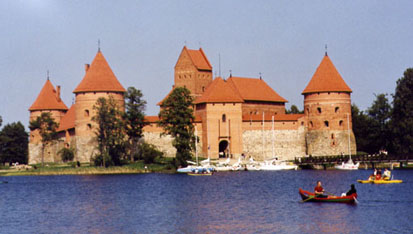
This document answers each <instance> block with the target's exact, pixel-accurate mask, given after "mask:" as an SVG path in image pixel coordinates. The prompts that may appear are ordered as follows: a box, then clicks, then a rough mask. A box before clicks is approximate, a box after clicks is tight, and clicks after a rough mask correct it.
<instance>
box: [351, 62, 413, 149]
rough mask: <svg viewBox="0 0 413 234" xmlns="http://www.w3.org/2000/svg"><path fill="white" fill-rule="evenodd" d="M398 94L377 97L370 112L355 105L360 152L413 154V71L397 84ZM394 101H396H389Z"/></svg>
mask: <svg viewBox="0 0 413 234" xmlns="http://www.w3.org/2000/svg"><path fill="white" fill-rule="evenodd" d="M396 84H397V85H396V89H395V92H394V94H391V95H388V94H377V95H375V96H376V98H375V100H374V101H373V103H372V105H371V106H370V107H369V108H368V109H367V110H366V111H360V109H359V108H358V107H357V105H355V104H352V106H351V112H352V113H351V114H352V117H353V132H354V135H355V136H356V143H357V150H358V151H362V152H366V153H377V152H378V151H380V150H386V151H388V152H390V153H394V154H411V153H413V68H408V69H407V70H406V71H405V72H404V75H403V77H401V78H399V79H398V80H397V83H396ZM389 97H392V99H393V101H392V102H390V101H389Z"/></svg>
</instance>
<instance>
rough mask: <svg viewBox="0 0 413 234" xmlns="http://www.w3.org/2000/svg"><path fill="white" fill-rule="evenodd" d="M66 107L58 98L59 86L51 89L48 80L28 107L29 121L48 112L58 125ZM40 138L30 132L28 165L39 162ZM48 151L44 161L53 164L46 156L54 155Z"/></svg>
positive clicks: (37, 133) (52, 160) (51, 85)
mask: <svg viewBox="0 0 413 234" xmlns="http://www.w3.org/2000/svg"><path fill="white" fill-rule="evenodd" d="M67 110H68V109H67V106H66V105H65V104H64V103H63V101H62V99H61V98H60V86H57V87H56V89H55V88H54V87H53V84H52V82H50V80H49V78H48V79H47V81H46V83H45V84H44V85H43V88H42V90H41V91H40V93H39V95H38V96H37V98H36V100H35V101H34V102H33V104H32V105H31V106H30V108H29V111H30V121H32V120H35V119H36V118H37V117H38V116H40V115H41V114H42V112H50V113H51V116H52V117H53V118H54V120H55V122H57V123H60V120H61V118H62V117H63V116H64V115H65V113H66V111H67ZM40 141H41V137H40V135H39V132H38V130H35V131H30V140H29V163H30V164H31V163H39V162H40V161H41V155H40V154H41V153H40V152H41V151H40V150H41V143H40ZM49 151H50V149H46V152H45V154H44V155H45V159H44V160H45V161H46V162H47V161H50V162H54V159H53V158H48V156H50V157H53V155H54V154H52V153H51V152H49Z"/></svg>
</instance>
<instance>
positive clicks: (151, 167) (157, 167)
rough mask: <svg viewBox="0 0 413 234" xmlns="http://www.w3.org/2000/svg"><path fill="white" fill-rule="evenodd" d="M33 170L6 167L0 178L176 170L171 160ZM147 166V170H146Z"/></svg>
mask: <svg viewBox="0 0 413 234" xmlns="http://www.w3.org/2000/svg"><path fill="white" fill-rule="evenodd" d="M32 166H33V168H32V169H24V170H16V169H13V168H9V167H5V168H2V169H1V170H0V176H39V175H107V174H139V173H151V172H161V173H175V171H176V170H175V168H174V167H173V166H172V165H171V160H169V159H164V160H162V161H159V162H156V163H152V164H146V165H145V164H144V163H143V161H137V162H134V163H130V164H126V165H123V166H112V167H107V168H104V167H96V166H90V165H89V164H81V166H80V167H76V166H74V164H73V163H61V164H45V166H44V167H42V166H41V164H36V165H32ZM145 166H146V168H145Z"/></svg>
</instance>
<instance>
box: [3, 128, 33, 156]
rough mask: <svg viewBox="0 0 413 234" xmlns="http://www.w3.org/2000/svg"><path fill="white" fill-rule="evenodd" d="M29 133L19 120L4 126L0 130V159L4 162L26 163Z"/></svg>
mask: <svg viewBox="0 0 413 234" xmlns="http://www.w3.org/2000/svg"><path fill="white" fill-rule="evenodd" d="M28 137H29V135H28V134H27V132H26V131H25V129H24V126H23V124H22V123H21V122H17V123H11V124H7V125H5V126H4V128H3V129H2V130H1V131H0V160H1V163H5V162H19V163H23V164H26V163H27V152H28V143H29V140H28Z"/></svg>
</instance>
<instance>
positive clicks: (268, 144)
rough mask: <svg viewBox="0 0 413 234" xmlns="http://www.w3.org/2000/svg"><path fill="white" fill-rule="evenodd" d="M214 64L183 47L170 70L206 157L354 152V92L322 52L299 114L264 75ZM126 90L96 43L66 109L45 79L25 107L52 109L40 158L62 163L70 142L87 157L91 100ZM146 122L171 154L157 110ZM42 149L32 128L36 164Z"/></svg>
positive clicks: (119, 96) (148, 133)
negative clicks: (189, 102) (51, 127)
mask: <svg viewBox="0 0 413 234" xmlns="http://www.w3.org/2000/svg"><path fill="white" fill-rule="evenodd" d="M212 70H213V69H212V66H211V64H210V62H209V60H208V58H207V57H206V55H205V53H204V51H203V50H202V49H199V50H191V49H187V48H186V47H184V48H183V49H182V52H181V54H180V55H179V58H178V61H177V63H176V65H175V74H174V86H173V88H175V87H182V86H184V87H186V88H188V89H189V90H190V91H191V94H192V95H193V97H194V99H195V101H194V114H195V117H196V118H195V123H194V125H195V127H196V134H197V136H198V137H199V138H200V141H199V143H198V144H197V147H198V152H199V153H200V154H201V155H202V156H203V157H211V158H212V159H214V158H218V157H235V158H237V157H239V156H240V155H241V154H245V155H247V156H252V157H254V158H255V159H257V160H262V159H269V158H273V157H275V156H277V157H278V158H281V159H293V158H294V157H297V156H304V155H313V156H320V155H339V154H342V153H344V154H348V152H349V150H351V152H352V154H354V153H355V152H356V144H355V138H354V134H353V131H352V121H351V92H352V91H351V89H350V88H349V87H348V85H347V84H346V83H345V81H344V80H343V78H342V77H341V75H340V74H339V73H338V71H337V69H336V68H335V66H334V65H333V63H332V61H331V60H330V58H329V57H328V55H327V53H326V54H325V56H324V57H323V59H322V61H321V63H320V65H319V66H318V68H317V69H316V71H315V73H314V75H313V77H312V78H311V80H310V81H309V83H308V85H307V86H306V87H305V88H304V90H303V92H302V95H304V114H286V113H285V103H286V102H287V100H286V99H284V98H283V97H281V96H280V95H279V94H278V93H277V92H276V91H274V90H273V89H272V88H271V87H270V86H268V84H267V83H265V81H264V80H262V79H261V78H244V77H233V76H232V75H230V77H228V78H227V79H223V78H221V77H215V78H214V77H213V73H212ZM138 88H139V87H138ZM124 92H125V89H124V87H123V86H122V85H121V83H120V82H119V81H118V79H117V78H116V76H115V74H114V73H113V71H112V69H111V68H110V66H109V64H108V63H107V61H106V59H105V58H104V56H103V54H102V52H101V51H100V50H99V51H98V53H97V54H96V56H95V58H94V60H93V61H92V63H91V64H90V65H89V64H86V65H85V76H84V77H83V79H82V80H81V82H80V83H79V85H78V86H77V87H76V89H75V90H74V91H73V93H74V94H75V103H74V104H72V106H71V107H70V108H69V109H68V108H67V106H66V105H65V104H64V103H63V101H62V100H61V99H60V87H59V86H57V87H56V88H54V86H53V85H52V83H51V81H50V80H49V79H48V80H47V81H46V83H45V85H44V86H43V88H42V90H41V91H40V93H39V95H38V97H37V99H36V100H35V102H34V103H33V104H32V106H31V107H30V108H29V111H30V120H32V119H34V118H36V117H37V116H39V115H40V114H41V113H42V112H50V113H51V114H52V116H53V118H54V119H55V121H56V122H58V123H59V128H58V136H59V137H58V141H57V142H56V143H55V144H53V145H52V146H50V147H48V148H47V149H46V151H45V156H44V161H45V162H59V161H61V159H60V157H59V156H58V155H57V151H58V150H59V149H61V148H62V147H74V148H75V149H76V153H75V160H78V161H81V162H89V161H90V159H91V158H92V157H93V156H94V155H95V154H96V146H97V143H96V140H95V133H94V132H95V131H94V129H95V128H96V123H94V122H93V121H92V116H94V114H95V113H94V110H93V106H94V104H95V103H96V101H97V99H98V98H99V97H109V96H112V97H113V98H114V99H115V100H116V101H117V102H118V103H119V105H120V107H121V109H123V110H124ZM168 95H169V94H168ZM168 95H167V96H168ZM167 96H166V97H167ZM166 97H165V98H166ZM164 100H165V99H164ZM162 101H163V100H162ZM162 101H161V102H160V103H162ZM160 103H158V104H160ZM146 121H147V122H148V125H147V126H146V127H145V128H144V140H145V141H146V142H148V143H152V144H154V145H156V146H157V147H158V148H159V149H160V150H161V151H163V152H164V153H165V154H166V156H171V157H173V156H174V154H175V149H174V148H173V147H172V138H171V137H170V136H162V135H161V133H162V128H160V127H159V126H157V124H156V122H157V121H158V117H157V116H147V117H146ZM40 152H41V142H40V136H39V134H38V132H37V131H32V132H30V141H29V163H39V162H40V161H41V153H40Z"/></svg>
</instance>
